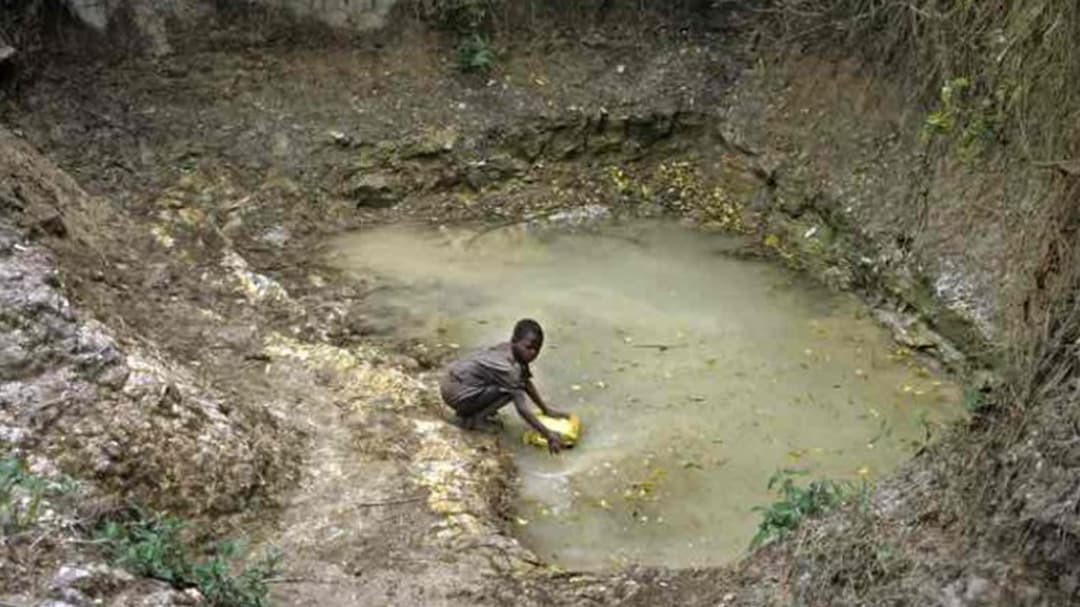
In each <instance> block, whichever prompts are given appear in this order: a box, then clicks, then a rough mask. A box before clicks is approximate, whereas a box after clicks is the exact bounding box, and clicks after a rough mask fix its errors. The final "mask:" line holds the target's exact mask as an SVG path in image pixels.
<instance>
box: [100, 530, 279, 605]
mask: <svg viewBox="0 0 1080 607" xmlns="http://www.w3.org/2000/svg"><path fill="white" fill-rule="evenodd" d="M185 526H186V525H185V523H184V522H183V521H182V520H180V519H177V518H174V517H169V516H164V515H161V514H151V513H147V512H143V511H138V512H137V515H136V517H135V519H134V520H130V521H123V522H121V521H110V522H108V523H106V524H105V525H103V526H102V527H101V528H100V529H99V530H98V533H97V541H98V543H100V544H101V545H102V546H103V547H104V549H105V552H106V553H107V554H108V555H109V557H110V558H111V559H112V561H113V563H114V564H116V565H118V566H120V567H123V568H124V569H127V570H128V571H131V572H132V573H135V574H137V575H144V576H147V577H152V578H156V579H159V580H162V581H165V582H168V583H170V584H172V585H173V586H176V587H179V588H191V587H194V588H198V589H199V591H200V592H202V594H203V596H204V597H206V600H207V601H208V603H209V604H210V605H213V606H215V607H267V605H269V602H268V599H267V595H268V594H269V587H268V586H267V580H268V579H269V578H271V577H273V576H274V575H275V574H276V572H277V570H278V563H279V562H280V555H279V554H277V553H276V552H272V553H270V554H267V555H265V556H263V557H262V558H261V559H259V560H257V561H256V562H255V563H253V564H251V565H249V566H248V567H246V568H243V569H241V570H240V571H239V573H234V570H235V568H234V563H235V562H236V561H237V560H239V558H240V552H241V551H240V548H239V547H238V545H237V544H236V543H235V542H231V541H226V542H221V543H219V544H216V545H214V546H213V547H212V548H211V550H209V554H208V555H207V556H203V557H202V558H201V559H200V558H197V557H198V556H199V554H200V553H201V552H203V551H201V550H197V547H195V546H192V545H190V544H189V543H188V542H186V541H185V540H184V537H183V536H184V528H185Z"/></svg>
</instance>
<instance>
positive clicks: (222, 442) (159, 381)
mask: <svg viewBox="0 0 1080 607" xmlns="http://www.w3.org/2000/svg"><path fill="white" fill-rule="evenodd" d="M0 175H3V179H2V180H0V446H2V447H3V449H4V451H8V452H12V453H14V454H16V455H23V456H29V457H30V459H31V460H32V461H33V462H34V464H35V467H36V468H37V469H39V470H45V471H50V470H51V471H63V472H64V473H67V474H69V475H71V476H73V477H75V478H79V479H89V480H92V482H93V483H94V484H96V485H98V486H100V487H101V488H102V489H104V490H107V491H108V492H109V493H111V494H113V495H114V496H118V497H124V498H127V499H130V500H134V501H135V502H138V503H142V504H147V505H151V506H154V507H158V508H168V509H171V510H174V511H181V512H189V513H202V512H208V513H211V512H216V513H225V512H235V511H237V510H239V509H241V508H243V507H244V505H245V503H246V501H247V500H248V499H250V498H251V497H252V496H253V495H256V494H258V493H259V491H260V488H261V487H262V486H263V485H264V484H265V483H267V482H268V480H269V479H273V478H275V477H276V475H277V473H278V472H279V471H280V470H281V467H282V465H283V462H284V461H285V459H286V457H285V454H284V450H285V449H287V447H286V445H288V444H289V441H288V440H287V437H286V436H285V435H286V434H287V432H288V431H287V430H286V429H285V428H283V427H282V424H280V423H279V421H278V420H277V418H276V417H274V416H273V415H272V414H271V413H269V412H267V411H265V410H256V409H253V408H245V407H241V406H236V404H235V403H231V402H229V400H228V399H226V398H225V397H224V396H223V395H221V394H219V393H217V392H216V391H215V390H214V389H212V388H210V387H209V386H208V385H206V384H205V383H204V382H203V381H202V380H201V379H200V378H199V376H198V375H197V374H196V373H195V372H193V371H192V370H191V369H188V368H186V367H185V366H184V365H182V364H180V363H178V362H176V361H174V360H171V359H170V358H169V357H167V356H165V355H164V354H162V353H160V352H158V351H157V350H155V348H153V347H152V346H148V345H146V344H145V343H141V342H140V340H139V339H138V336H136V335H128V336H125V337H123V338H122V337H120V336H118V335H117V334H116V333H115V332H114V331H112V330H110V329H109V328H107V327H105V326H104V325H102V324H101V323H99V322H97V321H96V320H95V319H94V318H93V317H91V316H90V315H88V314H86V313H85V312H83V311H80V310H79V309H78V308H77V307H76V306H74V305H72V302H71V300H70V298H69V294H68V291H67V289H66V288H65V283H64V279H63V275H62V274H61V272H59V271H58V269H57V254H56V253H54V252H52V251H50V250H49V249H47V248H46V247H45V246H44V245H45V244H46V243H51V244H53V245H54V248H58V249H64V245H65V243H70V242H71V241H79V242H80V243H81V246H80V247H79V250H81V251H82V255H84V256H87V255H88V256H93V255H94V254H95V252H96V251H95V248H94V245H93V242H94V239H95V234H94V231H95V219H96V218H92V217H89V216H88V215H87V214H88V212H89V211H91V210H92V209H94V206H95V205H94V203H93V201H92V200H91V199H90V198H89V197H88V196H87V195H86V194H85V193H84V192H82V191H81V190H80V189H79V188H78V186H77V185H75V184H74V183H73V182H72V181H71V180H70V179H69V178H68V177H67V176H66V175H64V174H63V173H62V172H60V171H59V170H58V169H56V168H55V167H54V166H52V165H51V163H49V162H48V161H46V160H45V159H44V158H42V157H41V156H39V155H38V154H37V153H36V152H35V151H34V150H33V149H31V148H30V147H29V146H28V145H26V144H25V143H23V142H21V141H19V140H18V139H17V138H15V137H14V136H13V135H11V134H10V133H8V132H0ZM97 278H98V279H99V280H107V278H108V277H107V275H106V274H105V273H102V274H100V275H98V276H97Z"/></svg>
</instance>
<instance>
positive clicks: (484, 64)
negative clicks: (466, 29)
mask: <svg viewBox="0 0 1080 607" xmlns="http://www.w3.org/2000/svg"><path fill="white" fill-rule="evenodd" d="M494 66H495V50H494V49H492V48H491V43H490V42H488V40H487V38H485V37H483V36H481V35H480V34H474V35H473V36H472V37H470V38H466V39H465V40H463V41H462V42H461V44H460V45H459V46H458V68H459V69H460V70H461V71H463V72H487V71H489V70H491V68H492V67H494Z"/></svg>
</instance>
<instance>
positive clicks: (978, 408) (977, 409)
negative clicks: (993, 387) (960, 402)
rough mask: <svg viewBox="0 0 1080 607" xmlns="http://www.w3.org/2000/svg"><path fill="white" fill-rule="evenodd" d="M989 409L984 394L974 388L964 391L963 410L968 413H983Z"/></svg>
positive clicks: (987, 400)
mask: <svg viewBox="0 0 1080 607" xmlns="http://www.w3.org/2000/svg"><path fill="white" fill-rule="evenodd" d="M989 408H990V400H989V399H987V398H986V393H985V392H983V391H982V390H979V389H976V388H967V389H966V390H964V409H966V410H967V412H968V413H973V414H979V413H985V412H986V411H987V410H988V409H989Z"/></svg>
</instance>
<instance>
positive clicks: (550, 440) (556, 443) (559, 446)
mask: <svg viewBox="0 0 1080 607" xmlns="http://www.w3.org/2000/svg"><path fill="white" fill-rule="evenodd" d="M546 438H547V446H548V453H550V454H552V455H558V454H559V451H562V450H563V449H564V448H565V447H566V445H564V444H563V441H562V439H561V438H559V435H558V434H555V433H554V432H549V433H548V435H547V437H546Z"/></svg>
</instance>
